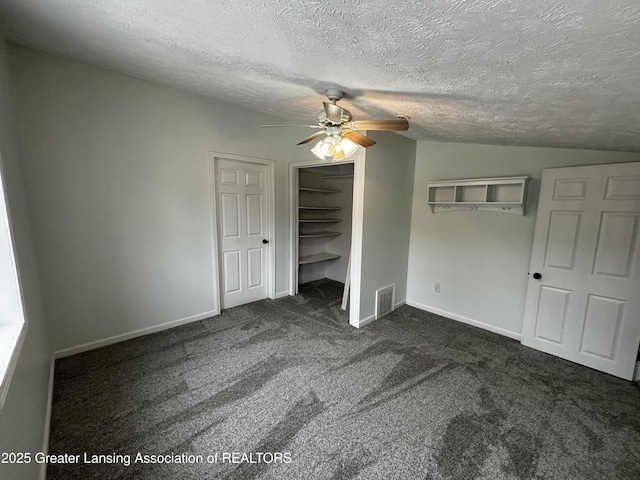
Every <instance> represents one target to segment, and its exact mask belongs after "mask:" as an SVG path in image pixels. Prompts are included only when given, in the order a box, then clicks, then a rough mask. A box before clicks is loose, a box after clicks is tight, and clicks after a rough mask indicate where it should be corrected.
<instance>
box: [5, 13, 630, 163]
mask: <svg viewBox="0 0 640 480" xmlns="http://www.w3.org/2000/svg"><path fill="white" fill-rule="evenodd" d="M0 18H1V19H2V20H1V22H2V23H1V27H2V28H3V30H4V31H5V36H6V37H7V39H8V40H10V41H13V42H15V43H19V44H22V45H26V46H29V47H32V48H36V49H39V50H43V51H47V52H51V53H54V54H58V55H61V56H65V57H70V58H73V59H78V60H82V61H85V62H89V63H92V64H95V65H99V66H102V67H106V68H108V69H111V70H115V71H118V72H122V73H124V74H127V75H131V76H134V77H138V78H142V79H147V80H151V81H154V82H158V83H163V84H166V85H170V86H174V87H177V88H180V89H184V90H188V91H192V92H196V93H200V94H204V95H207V96H210V97H213V98H216V99H221V100H225V101H228V102H231V103H235V104H238V105H241V106H243V107H246V108H249V109H252V110H256V111H259V112H263V113H268V114H272V115H275V116H277V117H282V118H283V119H284V120H286V121H287V122H291V123H309V122H310V121H313V119H314V118H315V115H316V113H317V112H318V111H319V110H320V109H321V107H322V104H321V102H322V100H324V97H323V93H324V90H325V89H326V88H327V87H339V88H341V89H343V90H345V91H346V93H347V97H346V98H345V99H344V100H343V101H341V102H340V103H341V104H342V105H343V106H344V107H345V108H348V109H349V110H351V112H352V113H353V114H354V118H356V119H358V118H364V117H369V118H393V117H394V116H396V115H407V116H410V117H411V128H410V130H409V131H408V132H406V133H405V134H406V135H407V136H409V137H411V138H414V139H418V140H443V141H456V142H473V143H489V144H508V145H530V146H547V147H571V148H589V149H610V150H630V151H640V2H638V0H617V1H614V0H536V1H531V0H466V1H465V0H434V1H429V2H425V1H423V0H403V1H399V0H395V1H394V0H391V1H390V0H305V1H301V0H300V1H297V0H296V1H294V0H255V1H253V0H252V1H247V2H242V1H235V0H189V1H185V2H176V1H173V0H28V1H25V0H2V1H1V2H0ZM298 136H300V135H295V134H294V135H293V136H292V138H294V137H295V138H297V137H298Z"/></svg>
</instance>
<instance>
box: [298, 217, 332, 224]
mask: <svg viewBox="0 0 640 480" xmlns="http://www.w3.org/2000/svg"><path fill="white" fill-rule="evenodd" d="M298 221H299V222H300V223H340V222H341V221H342V220H340V219H339V218H300V219H299V220H298Z"/></svg>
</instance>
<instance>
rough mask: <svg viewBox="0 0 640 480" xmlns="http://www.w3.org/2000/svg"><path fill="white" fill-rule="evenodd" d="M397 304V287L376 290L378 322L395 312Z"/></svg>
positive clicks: (390, 286)
mask: <svg viewBox="0 0 640 480" xmlns="http://www.w3.org/2000/svg"><path fill="white" fill-rule="evenodd" d="M395 302H396V285H395V283H394V284H393V285H389V286H388V287H384V288H380V289H378V290H376V320H377V319H379V318H380V317H384V316H385V315H386V314H387V313H390V312H392V311H393V308H394V305H395Z"/></svg>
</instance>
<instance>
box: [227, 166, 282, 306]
mask: <svg viewBox="0 0 640 480" xmlns="http://www.w3.org/2000/svg"><path fill="white" fill-rule="evenodd" d="M215 168H216V175H215V178H216V205H217V217H218V238H219V240H220V242H219V248H220V262H219V265H220V273H221V279H220V280H221V292H222V308H230V307H235V306H237V305H242V304H245V303H249V302H253V301H255V300H261V299H263V298H266V297H267V294H268V289H267V287H268V285H267V267H268V263H267V262H268V248H267V247H268V242H269V238H268V237H267V234H268V230H269V227H268V225H269V218H268V215H269V197H268V186H267V167H266V166H265V165H258V164H254V163H247V162H240V161H235V160H227V159H216V163H215Z"/></svg>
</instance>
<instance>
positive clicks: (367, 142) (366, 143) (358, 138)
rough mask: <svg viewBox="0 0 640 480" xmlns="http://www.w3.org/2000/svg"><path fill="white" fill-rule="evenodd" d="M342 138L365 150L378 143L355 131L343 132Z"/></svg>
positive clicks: (346, 130)
mask: <svg viewBox="0 0 640 480" xmlns="http://www.w3.org/2000/svg"><path fill="white" fill-rule="evenodd" d="M342 136H344V137H346V138H348V139H349V140H351V141H352V142H355V143H357V144H358V145H360V146H362V147H365V148H367V147H370V146H372V145H375V144H376V141H375V140H374V139H372V138H369V137H367V136H366V135H363V134H361V133H360V132H356V131H355V130H348V129H345V130H342Z"/></svg>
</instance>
